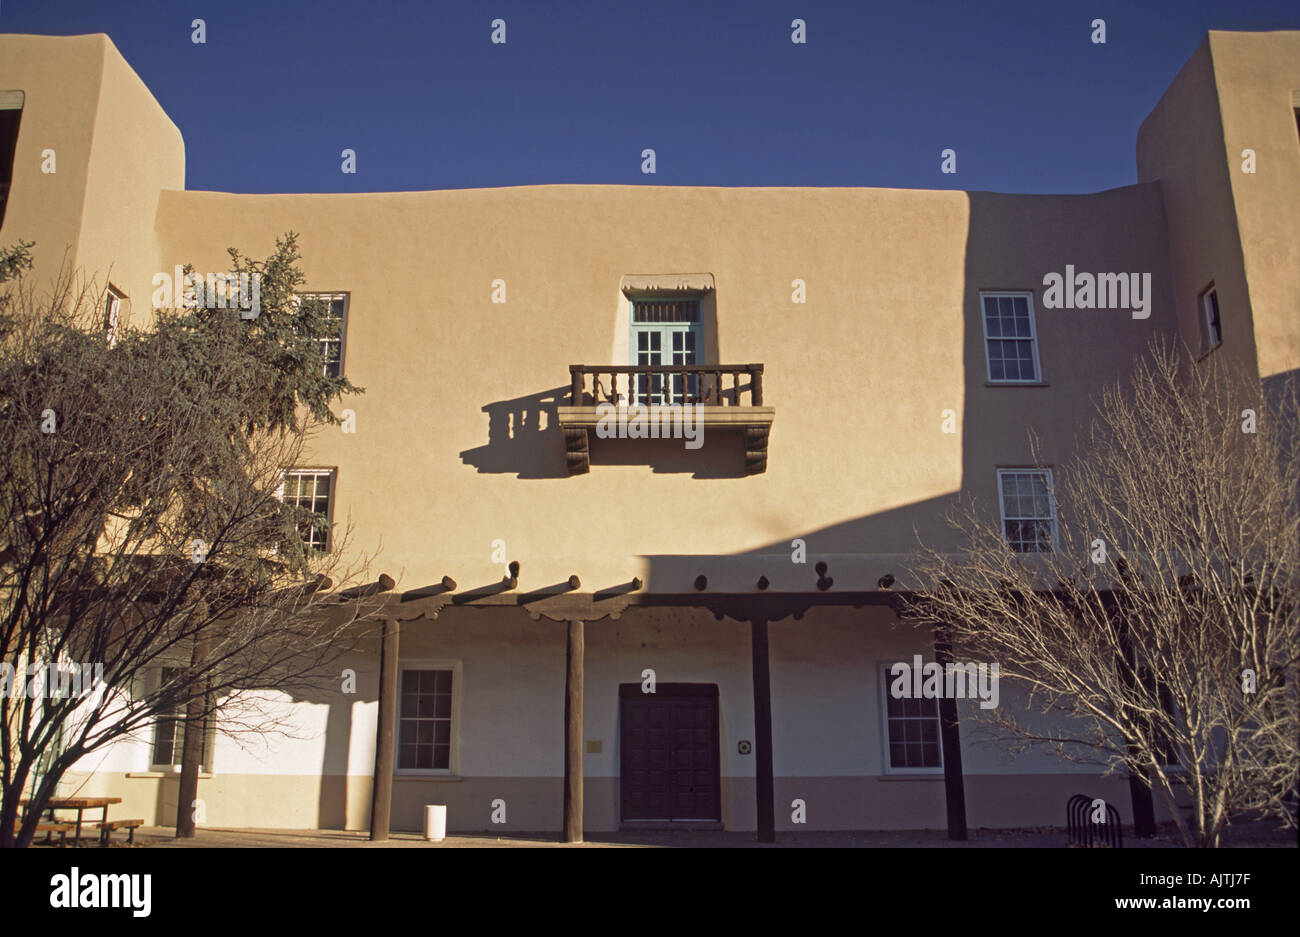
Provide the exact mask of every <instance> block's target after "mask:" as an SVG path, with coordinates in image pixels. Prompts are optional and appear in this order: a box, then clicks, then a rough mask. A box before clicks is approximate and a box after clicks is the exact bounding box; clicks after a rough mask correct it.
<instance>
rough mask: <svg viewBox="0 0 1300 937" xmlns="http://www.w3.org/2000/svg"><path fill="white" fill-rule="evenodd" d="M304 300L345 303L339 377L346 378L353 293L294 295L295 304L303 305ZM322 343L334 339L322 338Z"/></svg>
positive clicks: (340, 336)
mask: <svg viewBox="0 0 1300 937" xmlns="http://www.w3.org/2000/svg"><path fill="white" fill-rule="evenodd" d="M304 299H320V300H324V301H326V302H331V301H333V300H336V299H341V300H342V301H343V318H342V320H341V324H340V326H339V338H338V342H339V373H338V375H337V376H338V377H343V376H345V375H346V374H347V373H348V372H347V363H346V360H345V359H346V356H347V350H348V315H349V313H350V312H351V311H352V294H351V293H296V294H294V302H296V303H297V304H298V305H301V304H302V301H303V300H304ZM320 341H321V343H322V344H325V343H327V342H330V341H332V339H327V338H322V339H321V340H320ZM321 353H322V355H323V354H324V349H323V348H322V350H321ZM326 367H328V365H326ZM322 373H323V374H324V375H325V376H326V377H328V376H329V372H328V371H325V370H322Z"/></svg>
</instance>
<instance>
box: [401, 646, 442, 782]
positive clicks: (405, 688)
mask: <svg viewBox="0 0 1300 937" xmlns="http://www.w3.org/2000/svg"><path fill="white" fill-rule="evenodd" d="M454 677H455V671H454V670H453V669H451V668H427V669H426V668H416V667H411V668H403V669H402V675H401V691H400V693H399V696H400V700H401V709H400V712H399V714H398V719H397V723H398V735H397V767H398V768H399V769H400V770H403V771H450V770H451V749H452V742H451V739H452V731H451V728H452V727H451V721H452V708H453V707H452V700H453V696H452V690H453V682H454Z"/></svg>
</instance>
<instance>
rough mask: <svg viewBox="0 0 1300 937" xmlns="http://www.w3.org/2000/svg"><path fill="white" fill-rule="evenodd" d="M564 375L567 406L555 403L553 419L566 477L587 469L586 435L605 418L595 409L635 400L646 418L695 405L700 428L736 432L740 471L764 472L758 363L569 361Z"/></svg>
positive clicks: (767, 426)
mask: <svg viewBox="0 0 1300 937" xmlns="http://www.w3.org/2000/svg"><path fill="white" fill-rule="evenodd" d="M569 378H570V385H569V388H570V389H569V406H567V407H565V406H560V407H557V408H556V419H557V420H558V422H559V424H560V429H561V430H563V432H564V447H565V451H566V453H567V457H568V461H569V474H571V475H581V474H583V473H585V472H588V471H590V469H591V434H592V433H593V432H594V433H596V434H597V435H599V434H600V433H601V432H602V421H603V420H607V419H608V413H604V414H602V412H601V411H602V410H607V408H608V407H610V406H611V405H612V406H614V407H617V408H619V411H620V412H624V411H625V410H626V411H630V410H631V408H633V407H634V406H635V405H638V404H639V405H641V406H644V407H649V408H650V409H649V413H650V414H651V416H650V419H651V420H652V421H653V420H654V419H655V417H654V415H655V414H663V413H666V412H668V411H664V410H657V409H656V408H658V407H675V406H678V405H686V406H696V405H698V407H699V409H698V410H696V411H694V412H695V414H696V416H695V419H698V420H699V425H700V426H701V427H702V428H707V430H708V431H709V432H710V433H712V432H720V431H727V432H730V433H737V432H739V433H740V434H741V435H742V437H743V441H744V454H745V473H746V474H748V475H757V474H760V473H762V472H765V471H766V470H767V440H768V434H769V433H770V432H771V428H772V420H773V418H774V417H775V416H776V411H775V410H774V409H773V408H772V407H765V406H763V366H762V365H761V364H673V365H636V364H633V365H621V366H620V365H608V364H597V365H587V364H571V365H569ZM677 412H680V411H677ZM630 438H634V439H635V438H643V437H639V436H634V437H630ZM651 438H661V437H658V435H657V434H655V435H654V436H652V437H651Z"/></svg>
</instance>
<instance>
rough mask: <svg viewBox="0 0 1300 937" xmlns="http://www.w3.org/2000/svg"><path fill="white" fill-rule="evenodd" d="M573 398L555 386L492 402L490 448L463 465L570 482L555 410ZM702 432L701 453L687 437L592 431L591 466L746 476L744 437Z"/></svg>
mask: <svg viewBox="0 0 1300 937" xmlns="http://www.w3.org/2000/svg"><path fill="white" fill-rule="evenodd" d="M568 400H569V388H567V387H556V388H553V389H552V390H545V391H540V392H538V393H535V394H527V395H525V396H522V397H514V398H512V399H510V400H498V401H496V402H494V403H490V404H487V405H486V406H485V407H483V412H484V413H486V414H487V415H488V441H487V445H484V446H478V447H477V448H474V449H466V450H465V451H463V452H461V453H460V458H461V461H462V462H464V463H465V464H466V465H472V466H474V468H475V469H477V470H478V471H479V473H480V474H492V475H495V474H513V475H514V476H515V477H516V478H568V477H569V468H568V460H567V459H566V458H565V453H564V434H563V433H561V432H560V427H559V425H558V423H557V421H556V407H558V406H564V405H566V404H567V403H568ZM700 432H701V435H700V437H699V439H700V441H701V442H702V445H701V446H700V447H699V448H698V449H688V448H687V447H686V440H684V439H600V438H598V437H597V436H596V434H595V433H594V432H593V433H591V434H589V436H590V438H589V445H590V447H591V465H592V468H593V470H594V469H597V468H598V467H599V466H602V465H643V466H646V467H648V468H649V469H650V470H651V471H653V472H655V473H656V474H685V473H690V474H691V475H692V477H694V478H744V477H745V437H744V435H743V434H742V433H739V432H734V431H724V430H712V431H704V430H703V429H701V430H700Z"/></svg>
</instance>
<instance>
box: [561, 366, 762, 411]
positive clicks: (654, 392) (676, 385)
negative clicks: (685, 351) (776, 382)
mask: <svg viewBox="0 0 1300 937" xmlns="http://www.w3.org/2000/svg"><path fill="white" fill-rule="evenodd" d="M742 376H743V377H745V378H747V379H748V383H746V384H741V378H742ZM569 378H570V385H571V386H570V391H569V402H570V406H574V407H581V406H594V405H597V404H601V403H612V404H629V403H640V404H650V405H655V404H696V403H698V404H702V405H704V406H710V407H740V406H749V407H761V406H762V405H763V366H762V365H761V364H668V365H635V364H634V365H624V366H621V367H615V366H612V365H586V364H571V365H569ZM588 378H590V380H588ZM727 379H730V382H731V386H730V387H726V386H725V384H726V380H727Z"/></svg>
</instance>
